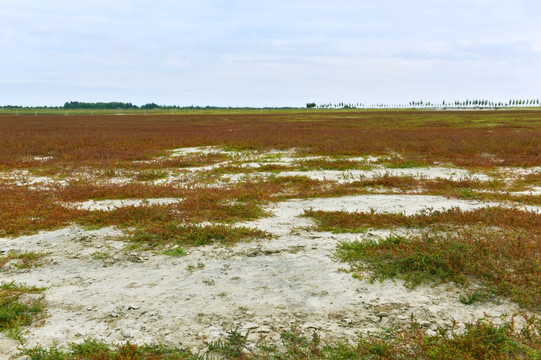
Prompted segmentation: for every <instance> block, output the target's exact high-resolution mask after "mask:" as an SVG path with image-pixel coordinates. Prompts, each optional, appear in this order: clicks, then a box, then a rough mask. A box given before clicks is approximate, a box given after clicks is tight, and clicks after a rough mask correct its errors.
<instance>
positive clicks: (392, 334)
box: [21, 318, 541, 360]
mask: <svg viewBox="0 0 541 360" xmlns="http://www.w3.org/2000/svg"><path fill="white" fill-rule="evenodd" d="M251 345H252V346H251ZM253 345H255V346H253ZM21 353H22V354H24V355H27V356H29V357H30V359H31V360H80V359H89V360H134V359H143V360H188V359H189V360H203V359H205V360H211V359H229V360H270V359H274V360H351V359H364V360H376V359H379V360H390V359H427V360H456V359H471V360H473V359H476V360H477V359H479V360H511V359H529V360H534V359H539V357H540V356H541V322H540V321H539V320H537V319H535V318H531V319H528V321H527V324H526V326H525V327H523V328H522V329H517V328H516V327H515V326H514V323H513V321H512V320H511V321H504V322H503V323H502V324H500V325H496V324H493V323H491V322H486V321H483V320H479V321H477V322H475V323H469V324H466V328H465V330H464V331H458V330H456V329H455V328H454V326H453V325H451V326H448V327H445V328H440V329H439V331H438V332H437V333H436V334H432V335H429V334H428V333H427V330H426V329H424V328H423V327H421V326H420V325H419V324H418V323H415V322H412V323H411V324H410V325H409V326H406V327H403V328H398V329H386V330H385V331H384V332H383V333H369V334H364V335H361V336H360V337H359V339H358V340H357V341H356V342H355V343H350V342H337V343H324V342H322V341H321V340H320V338H319V336H318V334H317V333H314V334H312V336H307V335H304V334H302V333H300V332H299V331H298V330H295V329H293V330H291V331H288V332H284V333H282V334H281V341H280V342H279V343H270V342H266V341H259V342H258V343H256V344H249V342H248V335H247V334H246V335H243V334H241V333H239V332H238V331H236V330H235V331H232V332H230V333H229V334H228V335H227V337H226V338H225V339H223V340H220V341H214V342H210V343H207V350H206V352H205V353H204V354H193V353H191V352H190V351H188V350H183V349H179V348H166V347H163V346H159V345H141V346H137V345H132V344H129V343H128V344H124V345H114V346H111V345H107V344H105V343H103V342H98V341H94V340H86V341H85V342H84V343H82V344H79V345H77V344H70V345H69V346H68V348H67V349H65V348H60V347H54V348H51V349H44V348H42V347H39V346H38V347H34V348H30V349H23V350H22V351H21Z"/></svg>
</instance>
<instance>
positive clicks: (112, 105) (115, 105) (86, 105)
mask: <svg viewBox="0 0 541 360" xmlns="http://www.w3.org/2000/svg"><path fill="white" fill-rule="evenodd" d="M152 106H154V107H152ZM157 107H158V105H156V104H154V103H152V104H146V105H143V106H142V107H141V109H154V108H157ZM64 109H93V110H94V109H139V107H138V106H137V105H133V104H132V103H124V102H117V101H113V102H95V103H91V102H80V101H70V102H67V103H65V104H64Z"/></svg>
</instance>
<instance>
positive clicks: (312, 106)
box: [306, 102, 317, 109]
mask: <svg viewBox="0 0 541 360" xmlns="http://www.w3.org/2000/svg"><path fill="white" fill-rule="evenodd" d="M316 106H317V105H316V103H313V102H312V103H307V104H306V108H307V109H313V108H315V107H316Z"/></svg>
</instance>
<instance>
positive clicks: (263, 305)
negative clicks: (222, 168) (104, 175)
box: [0, 195, 540, 358]
mask: <svg viewBox="0 0 541 360" xmlns="http://www.w3.org/2000/svg"><path fill="white" fill-rule="evenodd" d="M90 205H91V204H90ZM90 205H88V206H90ZM94 205H100V206H101V205H103V206H104V207H108V206H110V203H106V204H99V203H98V204H94ZM114 205H118V204H114ZM488 205H495V204H489V203H480V202H474V201H460V200H456V199H446V198H443V197H437V196H421V195H369V196H348V197H341V198H327V199H310V200H291V201H286V202H282V203H276V204H273V205H272V206H270V207H269V208H268V211H270V212H271V213H272V216H270V217H268V218H264V219H260V220H257V221H254V222H249V223H245V224H243V225H247V226H252V227H257V228H260V229H263V230H266V231H269V232H270V233H272V234H273V235H274V238H272V239H269V240H259V241H252V242H250V243H241V244H238V245H235V246H231V247H227V248H223V247H215V246H207V247H201V248H190V249H187V255H186V256H183V257H169V256H166V255H162V254H158V253H151V252H145V253H139V252H133V251H131V250H127V249H126V245H125V243H124V242H123V241H122V240H121V238H122V233H121V232H120V231H118V230H116V229H114V228H104V229H100V230H95V231H85V230H83V229H81V228H78V227H70V228H66V229H61V230H57V231H51V232H43V233H40V234H37V235H33V236H23V237H19V238H15V239H0V251H2V252H4V253H5V252H7V251H10V250H18V251H44V252H47V254H48V255H47V256H46V257H45V259H44V265H43V266H41V267H38V268H33V269H26V270H19V269H17V268H15V267H13V266H10V265H9V264H8V265H5V266H4V267H3V268H1V269H0V277H1V278H2V281H8V282H9V281H15V282H20V283H24V284H27V285H35V286H46V287H48V289H47V290H46V291H45V292H44V296H45V300H44V301H45V305H46V309H47V316H46V318H45V319H44V321H43V322H42V323H41V324H37V325H36V326H31V327H28V328H27V329H26V331H27V332H26V334H25V335H24V336H25V338H26V339H27V341H28V345H29V346H33V345H35V344H41V345H43V346H52V345H53V344H57V345H62V344H66V343H67V342H78V341H82V340H83V339H85V338H88V337H90V338H95V339H102V340H105V341H107V342H123V341H130V342H133V343H155V342H160V343H163V344H166V345H172V346H182V347H187V348H191V349H201V348H203V347H204V341H209V340H216V339H218V338H220V337H223V336H224V335H225V334H226V333H227V332H228V331H230V330H232V329H238V330H240V331H242V332H247V331H249V332H250V335H249V338H250V339H253V340H255V339H257V338H258V337H259V336H265V337H267V338H268V339H272V340H274V341H278V340H279V334H280V332H282V331H284V330H290V329H291V328H292V327H297V328H299V329H301V330H302V331H304V332H306V333H311V332H312V331H314V330H317V331H318V333H319V334H320V335H321V337H322V338H323V339H325V340H333V339H349V340H353V339H355V338H356V336H357V335H358V334H359V333H361V332H367V331H378V329H381V327H389V326H392V325H399V324H406V323H407V322H409V319H410V316H411V315H413V316H414V317H415V319H416V320H417V321H419V322H420V323H422V324H423V325H424V326H426V327H427V328H429V329H431V330H430V331H434V330H436V329H437V327H438V326H440V325H445V324H449V323H450V322H451V321H452V320H456V321H458V323H459V324H463V323H465V322H472V321H475V320H477V319H479V318H481V317H485V318H488V319H491V320H495V321H496V322H497V321H498V319H499V318H500V317H501V316H502V315H503V314H515V313H521V312H522V311H523V310H521V309H520V308H519V307H518V305H516V304H514V303H512V302H510V301H508V300H506V299H503V298H501V299H497V300H496V301H492V302H486V303H475V304H472V305H464V304H462V303H460V301H459V295H460V294H461V292H462V291H463V289H461V288H459V287H457V286H455V285H453V284H445V285H439V286H421V287H418V288H416V289H415V290H408V289H407V288H405V287H404V286H403V285H402V283H401V282H400V281H397V282H392V281H385V282H383V283H373V284H371V283H370V282H368V281H367V280H358V279H354V278H352V276H351V274H348V273H346V272H343V271H340V268H342V267H344V264H340V263H337V262H335V261H333V259H332V252H333V250H334V249H335V248H336V245H337V243H338V242H339V241H342V240H346V241H349V240H353V239H355V238H356V237H358V236H356V235H352V234H340V235H334V234H331V233H324V232H313V231H311V230H309V229H308V227H309V226H310V225H311V221H310V220H309V219H307V218H304V217H300V215H301V214H302V213H303V212H304V210H305V209H308V208H313V209H316V210H318V209H321V210H345V211H356V210H369V209H374V210H376V211H380V212H404V213H406V214H411V213H415V212H417V211H419V210H422V209H426V208H431V209H434V210H439V209H446V208H451V207H460V208H462V209H474V208H478V207H482V206H488ZM531 209H533V210H536V211H540V209H539V208H536V207H531ZM388 233H389V231H387V230H380V231H369V232H368V234H366V235H363V236H368V237H377V236H385V235H386V234H388ZM96 253H100V254H103V253H107V254H109V256H107V257H105V258H104V257H100V259H96V258H97V257H96V256H93V254H96ZM17 345H18V343H17V342H16V341H14V340H11V339H8V338H7V337H6V336H5V335H4V334H2V335H0V354H4V355H2V356H5V357H7V356H9V355H11V354H14V353H16V351H17ZM2 356H0V358H2Z"/></svg>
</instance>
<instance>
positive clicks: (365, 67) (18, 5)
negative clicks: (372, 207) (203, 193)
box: [0, 0, 541, 106]
mask: <svg viewBox="0 0 541 360" xmlns="http://www.w3.org/2000/svg"><path fill="white" fill-rule="evenodd" d="M540 19H541V1H539V0H410V1H403V0H357V1H345V0H334V1H329V0H326V1H323V0H310V1H308V0H231V1H216V0H196V1H194V0H190V1H184V0H177V1H173V0H161V1H160V0H154V1H151V0H131V1H130V0H108V1H104V0H92V1H86V0H81V1H73V0H71V1H68V0H50V1H41V0H0V49H1V54H0V69H1V72H0V74H1V75H0V105H7V104H13V105H25V106H26V105H49V106H55V105H62V104H63V103H64V102H66V101H71V100H77V101H92V102H93V101H124V102H132V103H134V104H138V105H141V104H144V103H148V102H156V103H158V104H171V105H173V104H175V105H192V104H193V105H201V106H205V105H219V106H286V105H287V106H303V105H304V104H305V103H306V102H316V103H318V104H320V103H327V102H339V101H345V102H355V103H356V102H362V103H366V104H370V103H376V102H378V103H379V102H385V103H398V102H402V103H407V102H409V101H410V100H420V99H422V100H430V101H438V102H439V101H441V100H443V99H445V100H460V99H472V98H482V99H490V100H507V99H509V98H540V97H541V20H540Z"/></svg>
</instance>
